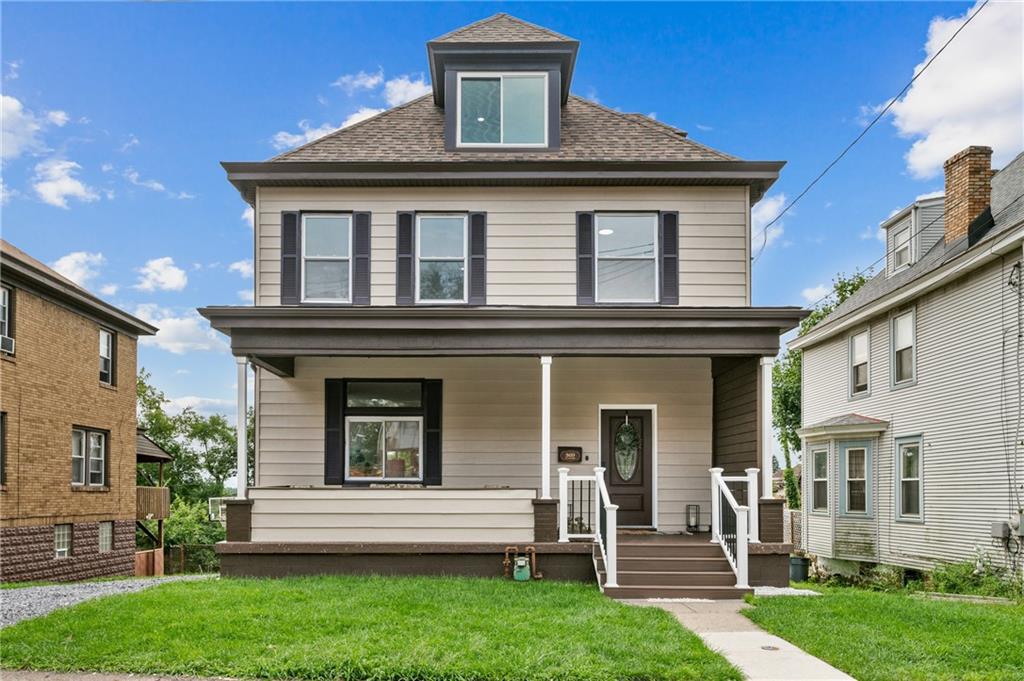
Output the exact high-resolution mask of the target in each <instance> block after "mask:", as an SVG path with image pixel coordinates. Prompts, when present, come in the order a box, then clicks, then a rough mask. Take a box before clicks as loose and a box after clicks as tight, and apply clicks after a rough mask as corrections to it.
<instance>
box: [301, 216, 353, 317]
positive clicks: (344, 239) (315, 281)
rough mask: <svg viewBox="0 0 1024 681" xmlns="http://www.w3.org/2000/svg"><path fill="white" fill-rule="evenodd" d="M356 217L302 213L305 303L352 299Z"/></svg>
mask: <svg viewBox="0 0 1024 681" xmlns="http://www.w3.org/2000/svg"><path fill="white" fill-rule="evenodd" d="M351 253H352V216H351V215H339V214H320V215H316V214H311V215H303V216H302V302H304V303H347V302H350V301H351V299H352V298H351V293H350V292H351V290H352V267H351V260H350V254H351Z"/></svg>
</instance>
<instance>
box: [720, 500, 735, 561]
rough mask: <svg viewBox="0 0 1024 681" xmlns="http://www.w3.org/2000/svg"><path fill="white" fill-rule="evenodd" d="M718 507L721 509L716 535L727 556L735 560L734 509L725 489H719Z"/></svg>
mask: <svg viewBox="0 0 1024 681" xmlns="http://www.w3.org/2000/svg"><path fill="white" fill-rule="evenodd" d="M718 494H719V501H718V507H719V508H720V509H721V513H720V514H719V515H720V524H719V529H718V536H719V537H721V540H722V543H723V544H724V545H725V550H726V552H727V553H728V554H729V558H730V559H731V560H732V562H733V563H734V564H735V562H736V509H734V508H733V507H732V504H731V503H729V498H728V497H727V496H726V494H725V491H724V490H721V489H719V491H718Z"/></svg>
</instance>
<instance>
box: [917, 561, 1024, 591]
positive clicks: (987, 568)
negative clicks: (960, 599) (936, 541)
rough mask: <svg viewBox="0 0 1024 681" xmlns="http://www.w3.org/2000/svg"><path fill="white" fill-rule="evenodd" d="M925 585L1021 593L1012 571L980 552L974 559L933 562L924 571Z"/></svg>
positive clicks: (933, 589)
mask: <svg viewBox="0 0 1024 681" xmlns="http://www.w3.org/2000/svg"><path fill="white" fill-rule="evenodd" d="M926 586H927V588H929V589H931V590H932V591H938V592H940V593H948V594H969V595H975V596H998V597H1001V598H1015V599H1020V598H1022V597H1024V594H1022V591H1021V585H1020V583H1019V582H1018V581H1016V579H1014V577H1013V575H1012V574H1011V573H1010V572H1009V571H1007V570H1005V569H1004V568H1001V567H999V566H997V565H994V564H993V563H992V561H990V560H989V559H988V558H987V557H985V556H984V555H981V554H979V555H978V556H977V557H976V558H975V559H974V560H967V561H964V562H962V563H946V564H944V565H939V566H937V567H936V568H935V569H934V570H932V572H931V574H929V575H928V577H927V579H926Z"/></svg>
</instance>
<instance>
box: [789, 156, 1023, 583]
mask: <svg viewBox="0 0 1024 681" xmlns="http://www.w3.org/2000/svg"><path fill="white" fill-rule="evenodd" d="M991 156H992V150H991V149H989V148H988V147H969V148H967V149H965V150H964V151H962V152H960V153H958V154H957V155H955V156H953V157H952V158H950V159H949V160H948V161H946V164H945V173H946V188H945V197H944V198H940V199H925V200H919V201H916V202H914V203H913V204H911V205H910V206H908V207H907V208H906V209H904V210H903V211H901V212H899V213H898V214H896V215H894V216H893V217H891V218H890V219H888V220H887V221H886V222H884V223H883V224H882V227H883V228H884V229H885V230H886V232H887V235H886V236H887V238H886V244H887V250H886V266H885V268H884V269H883V270H882V271H881V272H880V273H879V274H878V275H877V276H876V277H874V278H873V279H872V280H871V281H869V282H868V283H867V284H865V285H864V287H863V288H861V289H860V290H859V291H858V292H857V293H856V294H855V295H853V296H852V297H851V298H850V299H849V300H847V301H846V302H844V303H843V304H842V305H840V306H839V307H838V308H836V310H835V311H834V312H832V314H831V315H829V316H828V317H827V318H826V319H825V320H823V321H822V322H821V323H820V324H819V325H818V326H816V327H815V328H814V329H813V330H812V331H811V332H810V333H808V334H807V335H805V336H802V337H800V338H798V339H796V340H794V341H793V342H792V343H790V347H791V348H798V349H800V350H802V351H803V418H802V422H803V428H802V429H801V431H800V435H801V437H802V438H803V440H804V448H803V452H804V462H805V465H804V471H805V474H804V476H803V496H804V504H803V508H804V510H803V527H804V548H805V549H806V550H807V551H808V552H809V553H810V554H813V555H814V556H816V557H817V558H818V559H819V560H820V561H822V562H823V563H824V564H825V567H826V568H828V569H830V570H833V571H838V572H845V571H848V570H852V569H855V568H856V567H857V563H883V564H890V565H899V566H904V567H907V568H912V569H929V568H932V567H933V566H935V565H936V564H937V563H940V562H953V561H961V560H967V559H971V558H974V557H976V556H977V555H978V554H979V552H980V553H982V554H984V555H986V556H987V557H988V558H989V559H990V560H992V561H994V562H995V563H997V564H999V565H1004V566H1006V567H1011V568H1013V569H1015V570H1020V567H1021V566H1020V559H1021V554H1020V550H1021V538H1020V534H1019V533H1020V531H1021V530H1020V529H1018V528H1019V527H1020V521H1021V508H1022V504H1024V446H1022V444H1021V438H1022V437H1024V433H1022V430H1021V426H1022V408H1024V405H1022V403H1021V394H1022V392H1021V389H1022V377H1021V365H1022V344H1024V340H1022V336H1021V334H1022V332H1024V329H1022V326H1021V319H1022V314H1024V295H1022V288H1024V287H1022V283H1021V262H1022V255H1024V254H1022V241H1024V198H1022V197H1021V194H1022V193H1024V154H1021V155H1019V156H1017V158H1015V159H1014V160H1013V161H1012V162H1011V163H1010V164H1009V165H1007V166H1006V167H1005V168H1003V169H1002V170H1001V171H999V172H996V173H993V171H992V169H991Z"/></svg>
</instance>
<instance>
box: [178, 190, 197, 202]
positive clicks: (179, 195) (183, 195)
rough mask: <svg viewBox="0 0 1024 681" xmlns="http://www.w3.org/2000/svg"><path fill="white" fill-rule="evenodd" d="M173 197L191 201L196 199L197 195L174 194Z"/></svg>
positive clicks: (188, 193) (187, 193) (186, 193)
mask: <svg viewBox="0 0 1024 681" xmlns="http://www.w3.org/2000/svg"><path fill="white" fill-rule="evenodd" d="M173 196H174V198H176V199H182V200H183V201H189V200H191V199H194V198H196V195H195V194H192V193H190V192H178V193H177V194H174V195H173Z"/></svg>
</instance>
